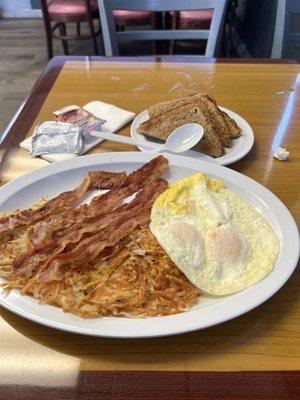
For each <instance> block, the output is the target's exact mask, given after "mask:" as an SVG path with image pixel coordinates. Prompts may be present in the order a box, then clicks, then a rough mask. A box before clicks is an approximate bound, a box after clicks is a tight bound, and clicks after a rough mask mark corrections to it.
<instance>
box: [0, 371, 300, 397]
mask: <svg viewBox="0 0 300 400" xmlns="http://www.w3.org/2000/svg"><path fill="white" fill-rule="evenodd" d="M0 389H1V390H0V392H1V394H2V396H3V397H1V396H0V397H1V398H10V400H14V399H18V400H20V399H25V398H26V399H30V400H40V397H41V396H43V395H47V398H50V396H51V397H52V398H53V399H54V400H55V399H62V398H63V399H64V400H68V399H73V398H75V397H76V399H78V400H81V399H84V400H88V399H94V398H110V399H113V400H114V399H115V400H116V399H117V400H123V399H124V400H125V399H126V400H127V399H129V398H130V399H131V400H142V399H144V398H145V395H146V397H147V399H149V400H151V399H158V398H159V399H163V398H166V399H172V400H179V399H180V400H185V399H186V400H189V399H192V398H193V399H197V400H209V399H213V398H214V399H219V400H222V399H224V400H225V399H229V398H230V399H232V400H243V399H244V400H249V399H254V398H255V399H256V400H268V399H270V400H271V399H277V400H279V399H281V400H296V399H299V397H300V372H299V371H283V372H281V371H261V372H260V371H259V372H256V371H255V372H247V371H245V372H244V371H242V372H177V371H176V372H164V371H81V372H79V375H78V376H77V381H76V382H75V385H74V386H71V387H55V386H54V387H43V386H39V385H38V384H37V385H36V386H30V385H28V386H27V385H26V386H25V385H2V386H0ZM5 395H6V396H5ZM74 396H75V397H74ZM102 396H105V397H102Z"/></svg>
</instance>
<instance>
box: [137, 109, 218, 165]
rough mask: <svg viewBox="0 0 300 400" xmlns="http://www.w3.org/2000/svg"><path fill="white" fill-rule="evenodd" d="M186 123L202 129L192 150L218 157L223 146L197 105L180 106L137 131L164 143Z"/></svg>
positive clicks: (150, 121) (146, 123) (162, 114)
mask: <svg viewBox="0 0 300 400" xmlns="http://www.w3.org/2000/svg"><path fill="white" fill-rule="evenodd" d="M186 123H198V124H201V125H202V126H203V128H204V135H203V138H202V140H201V142H200V143H198V144H197V145H196V146H195V148H194V150H198V151H202V152H204V153H206V154H208V155H210V156H212V157H220V156H221V155H222V154H223V152H224V149H223V146H222V143H221V140H220V137H219V136H218V135H217V133H216V130H215V128H214V126H213V124H212V123H211V120H210V118H209V116H206V115H205V114H204V113H203V112H202V110H201V108H200V107H199V106H198V105H197V106H196V105H194V104H192V106H191V104H189V103H187V104H182V105H180V106H177V107H175V108H171V109H170V110H169V111H166V112H163V113H161V114H160V115H158V116H156V117H154V118H150V119H149V120H148V121H145V122H143V123H142V124H141V125H140V126H139V127H138V129H137V131H138V132H139V133H143V134H145V135H147V136H151V137H155V138H157V139H160V140H163V141H165V140H166V139H167V138H168V137H169V135H170V134H171V133H172V132H173V130H174V129H176V128H178V127H179V126H181V125H183V124H186Z"/></svg>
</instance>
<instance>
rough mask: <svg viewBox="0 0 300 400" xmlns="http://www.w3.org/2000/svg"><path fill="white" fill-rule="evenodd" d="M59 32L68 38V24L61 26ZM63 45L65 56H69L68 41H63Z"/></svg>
mask: <svg viewBox="0 0 300 400" xmlns="http://www.w3.org/2000/svg"><path fill="white" fill-rule="evenodd" d="M59 32H60V34H61V35H62V36H66V35H67V31H66V24H64V23H62V24H59ZM61 43H62V47H63V51H64V54H65V55H66V56H67V55H69V46H68V42H67V40H65V39H61Z"/></svg>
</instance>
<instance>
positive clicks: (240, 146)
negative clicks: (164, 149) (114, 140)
mask: <svg viewBox="0 0 300 400" xmlns="http://www.w3.org/2000/svg"><path fill="white" fill-rule="evenodd" d="M219 108H220V109H221V110H222V111H225V112H226V113H227V114H228V115H229V117H231V118H232V119H233V120H234V121H235V122H236V123H237V124H238V126H239V127H240V128H241V136H240V137H239V138H237V139H234V140H232V147H231V148H227V149H226V148H225V154H224V155H223V156H221V157H218V158H213V157H209V156H207V155H205V154H203V153H199V152H197V151H194V150H188V151H186V152H185V153H182V155H183V156H186V157H193V158H197V159H200V160H203V161H211V162H214V163H216V164H219V165H229V164H233V163H235V162H236V161H239V160H241V159H242V158H243V157H245V156H246V155H247V154H248V153H249V152H250V150H251V149H252V146H253V144H254V134H253V130H252V128H251V126H250V125H249V124H248V122H247V121H246V120H245V119H244V118H242V117H241V116H240V115H238V114H236V113H235V112H233V111H231V110H228V109H227V108H225V107H219ZM148 119H149V114H148V111H147V110H144V111H142V112H141V113H140V114H139V115H137V116H136V118H135V119H134V120H133V122H132V124H131V128H130V133H131V137H132V138H133V139H137V140H139V141H142V142H154V143H157V141H155V139H151V138H150V137H146V136H144V135H142V134H141V133H138V132H137V128H138V126H139V125H140V124H141V123H142V122H144V121H147V120H148ZM138 148H139V149H140V150H141V151H145V152H146V151H149V149H147V148H146V147H142V146H139V147H138Z"/></svg>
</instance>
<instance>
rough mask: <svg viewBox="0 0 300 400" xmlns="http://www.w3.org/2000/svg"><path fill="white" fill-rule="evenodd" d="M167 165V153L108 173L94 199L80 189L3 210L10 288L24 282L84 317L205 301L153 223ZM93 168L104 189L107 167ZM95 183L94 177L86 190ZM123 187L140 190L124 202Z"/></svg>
mask: <svg viewBox="0 0 300 400" xmlns="http://www.w3.org/2000/svg"><path fill="white" fill-rule="evenodd" d="M166 168H167V162H166V159H164V158H163V157H161V156H160V157H157V158H156V159H154V160H152V161H151V162H150V163H148V164H145V165H144V166H143V167H142V168H140V169H139V170H137V171H135V172H133V173H132V174H130V175H128V176H126V175H125V174H123V175H118V176H117V174H115V175H114V174H113V173H110V174H111V176H108V177H107V176H106V175H105V185H106V186H108V184H109V185H111V186H110V191H109V192H107V193H106V194H105V195H102V196H98V197H97V198H95V199H96V200H93V201H92V202H91V203H90V205H89V206H88V205H84V206H77V205H76V204H75V203H74V198H75V199H78V198H79V195H78V189H75V191H72V192H65V193H66V195H65V194H64V193H63V194H61V195H59V196H58V197H57V198H54V199H52V200H49V201H48V202H44V203H43V204H42V205H36V206H34V207H33V208H31V209H29V211H27V210H22V211H16V212H14V213H12V214H10V215H9V216H8V217H7V215H2V219H1V218H0V225H1V221H2V232H1V229H0V232H1V236H0V251H1V254H2V257H1V260H0V277H2V278H5V279H6V282H5V283H4V284H3V285H2V286H3V288H4V289H5V290H7V291H9V290H11V289H18V290H20V292H21V293H22V294H24V295H30V296H33V297H34V298H36V299H38V300H39V301H40V302H43V303H48V304H51V305H54V306H57V307H60V308H62V309H63V310H64V311H66V312H71V313H73V314H76V315H79V316H81V317H102V316H126V317H135V318H142V317H150V316H158V315H171V314H176V313H179V312H182V311H185V310H187V309H189V308H191V307H192V306H193V305H194V304H195V303H196V302H197V300H198V296H199V291H198V289H197V288H196V287H195V286H194V285H192V284H191V283H190V282H189V281H188V279H187V278H186V277H185V276H184V274H183V273H182V272H181V271H180V270H179V269H178V268H177V267H176V265H175V264H174V263H173V262H172V260H171V259H170V258H169V256H168V255H167V254H166V253H165V251H164V250H163V249H162V248H161V246H160V245H159V243H158V242H157V240H156V239H155V237H154V236H153V235H152V234H151V232H150V231H149V228H148V225H149V216H150V210H151V206H152V204H153V201H154V200H155V198H156V197H157V196H158V195H159V193H161V192H162V191H163V190H165V187H166V185H167V183H166V182H165V181H164V180H162V179H160V178H159V176H160V174H161V173H162V172H164V171H165V170H166ZM93 174H94V175H89V174H88V175H87V176H86V177H85V181H83V182H87V177H88V178H89V179H90V178H91V176H92V178H94V177H97V185H98V186H97V187H100V188H101V185H100V183H101V184H102V185H103V183H102V182H104V181H103V179H104V178H103V177H104V174H106V173H104V172H97V173H93ZM99 177H101V182H100V180H99ZM94 181H95V179H94ZM109 182H111V184H110V183H109ZM93 186H95V184H94V183H93V181H92V183H90V181H89V184H88V185H87V184H85V188H84V190H82V189H80V191H81V193H85V192H86V191H88V190H89V188H90V187H93ZM79 188H82V185H81V186H80V187H79ZM124 188H125V189H124ZM122 191H123V192H124V196H125V195H127V193H129V194H131V192H137V195H136V196H135V198H134V199H133V200H131V201H130V202H128V203H126V204H122V202H121V203H120V202H119V199H116V195H117V197H118V196H119V193H121V192H122ZM80 196H81V194H80ZM124 196H123V197H124ZM123 197H122V196H121V199H122V198H123ZM56 199H58V200H56ZM71 202H73V203H74V205H72V203H71ZM39 210H41V211H42V212H40V211H39ZM45 210H47V211H46V212H45ZM104 210H105V212H104ZM66 213H67V214H66ZM65 216H68V217H69V218H68V219H66V218H65ZM25 217H27V218H28V219H29V220H30V223H29V224H27V223H26V218H25ZM71 217H72V218H73V219H72V218H71ZM114 224H116V225H115V226H114ZM0 228H1V226H0ZM78 232H81V233H80V235H79V234H78ZM118 232H119V233H118ZM33 234H34V235H33ZM84 243H86V245H83V244H84ZM77 249H84V250H82V251H81V250H80V251H79V250H77Z"/></svg>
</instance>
